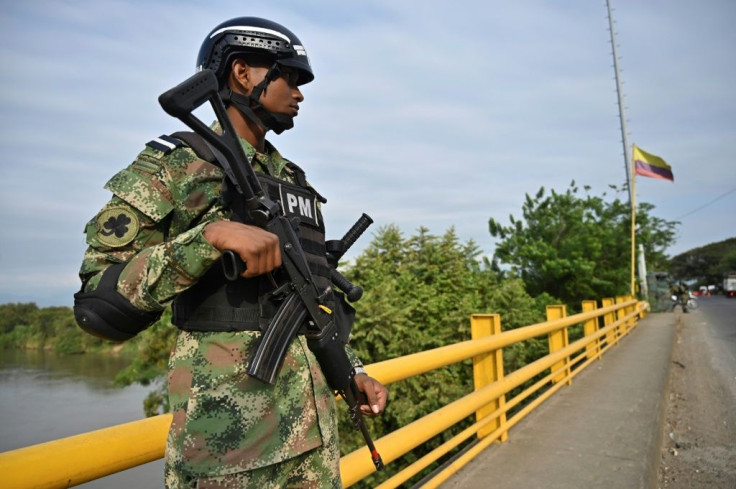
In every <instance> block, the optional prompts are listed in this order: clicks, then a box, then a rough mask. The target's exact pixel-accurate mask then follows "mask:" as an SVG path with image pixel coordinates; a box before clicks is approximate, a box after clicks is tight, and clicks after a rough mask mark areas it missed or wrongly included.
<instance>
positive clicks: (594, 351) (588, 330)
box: [583, 301, 601, 359]
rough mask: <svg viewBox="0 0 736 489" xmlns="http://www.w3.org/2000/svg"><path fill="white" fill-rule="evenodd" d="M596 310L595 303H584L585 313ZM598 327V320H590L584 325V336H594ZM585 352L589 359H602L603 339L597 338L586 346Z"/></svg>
mask: <svg viewBox="0 0 736 489" xmlns="http://www.w3.org/2000/svg"><path fill="white" fill-rule="evenodd" d="M595 309H596V302H595V301H583V312H590V311H595ZM597 326H598V318H590V319H588V320H587V321H585V323H584V324H583V335H585V336H586V337H588V336H590V335H592V334H593V333H595V332H596V329H598V328H597ZM585 350H586V352H587V357H588V358H593V357H596V356H598V359H600V356H599V355H600V353H601V339H600V338H597V339H596V340H595V341H591V342H590V343H588V344H587V345H585Z"/></svg>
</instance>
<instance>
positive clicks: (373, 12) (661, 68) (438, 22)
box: [0, 0, 736, 306]
mask: <svg viewBox="0 0 736 489" xmlns="http://www.w3.org/2000/svg"><path fill="white" fill-rule="evenodd" d="M612 1H613V3H612V6H613V8H614V12H613V16H614V19H615V21H616V35H617V44H618V54H619V57H620V63H621V67H622V68H623V72H622V77H623V80H624V93H625V97H626V111H627V112H626V115H627V119H628V129H629V137H630V142H631V143H635V144H637V145H638V146H640V147H641V148H643V149H644V150H646V151H648V152H650V153H654V154H657V155H659V156H661V157H663V158H664V159H665V160H667V162H668V163H669V164H670V165H671V166H672V168H673V171H674V174H675V182H674V183H670V182H666V181H660V180H652V179H647V178H639V179H638V180H637V185H636V191H637V201H646V202H649V203H651V204H654V205H655V206H656V209H655V214H656V215H657V216H659V217H661V218H664V219H667V220H681V225H680V226H679V227H678V233H677V238H678V239H677V242H676V243H673V245H672V246H671V247H670V248H669V250H668V253H669V254H670V255H676V254H678V253H681V252H684V251H687V250H689V249H692V248H694V247H698V246H703V245H706V244H709V243H712V242H716V241H721V240H724V239H727V238H730V237H734V236H736V212H734V210H735V208H736V191H734V189H736V164H735V163H736V162H734V156H735V155H736V144H734V143H735V141H736V138H735V136H736V90H735V89H734V87H736V56H735V54H734V49H735V48H736V31H734V29H733V25H734V24H736V3H734V2H733V1H731V0H709V1H696V0H670V1H664V0H650V1H646V2H635V1H631V0H626V1H624V0H612ZM248 3H250V5H248ZM241 15H254V16H261V17H266V18H269V19H271V20H275V21H277V22H280V23H282V24H284V25H285V26H287V27H288V28H290V29H291V30H292V31H294V32H295V33H296V34H297V35H298V36H299V37H300V39H301V41H302V42H303V44H304V45H305V47H306V49H307V51H308V53H309V56H310V60H311V62H312V66H313V69H314V72H315V75H316V79H315V81H314V82H313V83H311V84H309V85H306V86H305V87H304V90H303V92H304V95H305V101H304V103H303V104H302V108H301V111H300V114H299V117H298V118H297V120H296V127H295V129H294V130H292V131H288V132H286V133H284V134H282V135H280V136H273V137H272V138H270V139H271V141H272V142H273V143H274V144H275V145H276V146H277V147H278V148H279V149H280V150H281V152H282V153H283V154H284V155H285V156H287V157H288V158H290V159H292V160H293V161H295V162H297V163H298V164H300V165H301V166H302V167H304V168H305V169H306V170H307V171H308V175H309V178H310V180H311V181H312V182H313V184H314V185H315V187H316V188H317V189H318V190H319V191H320V192H321V193H322V194H323V195H325V196H326V197H327V198H328V200H329V203H328V205H327V207H326V214H327V216H326V218H327V219H326V220H327V226H328V232H329V234H330V237H333V238H336V237H339V236H341V235H342V234H343V232H344V231H345V230H346V229H347V228H348V227H349V226H350V225H351V224H352V222H353V221H354V220H355V219H356V218H357V217H358V216H360V214H361V213H362V212H366V213H368V214H370V215H371V216H372V217H373V219H374V220H375V222H376V224H375V225H374V229H373V230H375V229H377V228H378V226H381V225H387V224H391V223H393V224H397V225H399V226H400V227H401V228H402V229H403V230H404V232H405V234H407V235H410V234H412V233H414V232H415V231H416V229H417V228H419V227H420V226H425V227H427V228H429V229H430V231H431V232H432V233H434V234H442V233H444V232H445V231H446V230H447V229H449V228H450V227H451V226H454V227H455V229H456V231H457V233H458V235H459V237H460V238H461V239H462V240H463V241H467V240H470V239H473V240H474V241H475V242H476V243H477V244H478V246H479V247H480V248H481V249H482V250H483V252H484V253H486V254H489V255H490V254H492V253H493V248H494V241H493V240H492V238H491V237H490V235H489V234H488V218H490V217H493V218H495V219H497V220H500V221H501V222H507V221H508V216H509V215H510V214H513V215H515V216H520V214H521V205H522V203H523V201H524V195H525V194H526V193H530V194H532V193H534V192H536V191H537V190H538V189H539V187H540V186H542V185H544V186H545V187H547V188H554V189H557V190H560V191H564V189H566V188H567V186H568V185H569V183H570V181H571V180H573V179H574V180H575V181H576V182H577V183H578V184H581V185H590V186H591V187H592V192H593V193H594V194H596V195H600V194H601V193H602V192H604V191H606V190H608V185H609V184H617V185H620V184H622V183H623V182H624V181H625V178H626V177H625V173H624V166H623V165H624V163H623V156H622V153H623V148H622V144H621V135H620V128H619V121H618V108H617V106H616V93H615V82H614V80H613V68H612V57H611V54H610V53H611V46H610V37H609V36H610V35H609V32H608V21H607V18H606V6H605V2H604V1H603V0H599V1H595V2H590V1H587V0H574V1H567V2H552V1H543V0H528V1H519V2H506V1H504V2H501V1H495V0H491V1H489V0H483V1H464V0H458V1H454V2H438V1H421V2H420V1H401V2H396V1H393V0H391V1H388V0H387V1H363V2H359V3H352V2H341V1H319V2H317V1H299V2H285V1H273V0H272V1H269V2H255V3H253V2H242V1H239V2H235V1H222V0H220V1H217V2H210V1H173V0H172V1H147V2H143V1H132V0H130V1H88V0H82V1H53V2H52V1H38V0H27V1H24V2H3V8H2V15H1V16H0V53H2V60H3V65H4V67H3V69H2V71H1V72H0V108H1V109H2V110H0V118H1V119H0V121H1V122H0V123H1V124H2V131H0V144H1V145H2V149H3V154H4V158H3V161H2V163H0V198H1V199H2V202H1V203H0V204H1V205H0V225H1V226H2V230H3V233H2V237H1V238H0V303H5V302H16V301H22V302H31V301H32V302H36V303H37V304H39V305H42V306H48V305H71V303H72V294H73V293H74V292H75V291H76V290H77V289H78V287H79V283H78V278H77V271H78V267H79V263H80V261H81V258H82V254H83V252H84V248H85V245H84V239H83V235H82V229H83V227H84V225H85V223H86V222H87V220H89V219H90V218H91V217H92V216H93V215H94V214H95V213H96V212H97V210H98V209H99V208H100V207H101V206H102V205H103V204H104V203H105V202H106V201H107V199H108V198H109V194H108V192H107V191H105V190H104V189H103V185H104V183H105V182H106V181H107V180H108V179H109V178H110V177H111V176H112V175H114V174H115V173H116V172H117V171H118V170H120V169H122V168H123V167H125V166H126V165H128V164H129V163H131V162H132V161H133V159H134V157H135V155H136V154H137V153H138V152H139V151H140V150H141V149H142V147H143V145H144V144H145V142H147V141H149V140H150V139H152V138H153V137H156V136H159V135H161V134H169V133H171V132H174V131H177V130H180V129H182V126H181V124H180V123H179V122H178V121H176V120H174V119H172V118H170V117H169V116H167V115H166V114H165V113H164V112H163V111H162V110H161V109H160V107H159V106H158V103H157V97H158V95H159V94H160V93H162V92H163V91H165V90H167V89H168V88H170V87H172V86H174V85H176V84H177V83H179V82H180V81H182V80H183V79H185V78H186V77H188V76H189V75H191V74H192V73H193V70H194V63H195V58H196V54H197V51H198V49H199V46H200V44H201V42H202V40H203V39H204V37H205V35H206V34H207V33H208V32H209V30H210V29H211V28H212V27H214V26H215V25H217V24H218V23H220V22H222V21H223V20H226V19H229V18H231V17H237V16H241ZM622 197H623V196H622ZM369 240H370V238H369V237H364V238H362V239H361V240H360V241H359V242H358V243H357V244H356V246H355V250H354V251H355V252H359V251H360V250H361V249H362V248H363V247H365V245H367V244H368V242H369Z"/></svg>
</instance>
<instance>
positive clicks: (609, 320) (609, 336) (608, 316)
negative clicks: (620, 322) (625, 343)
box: [601, 297, 616, 346]
mask: <svg viewBox="0 0 736 489" xmlns="http://www.w3.org/2000/svg"><path fill="white" fill-rule="evenodd" d="M614 304H615V302H614V300H613V298H611V297H606V298H604V299H602V300H601V306H602V307H609V306H612V305H614ZM615 321H616V315H615V314H614V313H612V312H607V313H605V314H604V315H603V327H604V328H605V327H606V326H610V325H611V324H613V323H614V322H615ZM614 343H616V331H614V330H611V331H609V332H608V333H606V345H607V346H611V345H613V344H614Z"/></svg>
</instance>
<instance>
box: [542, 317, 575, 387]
mask: <svg viewBox="0 0 736 489" xmlns="http://www.w3.org/2000/svg"><path fill="white" fill-rule="evenodd" d="M566 316H567V307H566V306H564V305H561V306H547V321H554V320H555V319H562V318H564V317H566ZM548 338H549V352H550V354H552V353H554V352H556V351H558V350H562V349H563V348H565V347H566V346H567V345H568V344H569V343H570V342H569V339H568V335H567V327H565V328H561V329H559V330H557V331H553V332H551V333H549V336H548ZM563 367H566V368H565V370H563V371H561V372H560V373H559V374H557V375H555V376H554V377H553V379H552V381H553V382H555V383H557V382H560V381H561V380H563V379H564V378H565V377H568V380H567V385H571V384H572V379H571V378H570V377H569V376H570V357H565V358H563V359H562V360H560V361H559V362H557V363H555V364H554V365H552V367H551V369H552V371H555V370H558V369H561V368H563Z"/></svg>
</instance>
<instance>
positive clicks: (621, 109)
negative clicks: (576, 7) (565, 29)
mask: <svg viewBox="0 0 736 489" xmlns="http://www.w3.org/2000/svg"><path fill="white" fill-rule="evenodd" d="M606 9H607V10H608V27H609V30H610V31H611V48H612V49H613V72H614V74H615V75H616V96H617V97H618V116H619V119H620V120H621V142H622V143H623V145H624V170H625V172H626V187H627V188H628V190H629V205H631V204H632V202H633V199H632V195H631V193H632V189H631V170H630V169H629V163H630V162H631V149H630V148H631V145H630V144H629V136H628V133H629V131H628V129H627V127H626V114H625V113H624V95H623V90H621V74H620V73H619V67H618V53H617V52H616V34H615V32H614V30H613V17H612V16H611V2H610V0H606Z"/></svg>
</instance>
